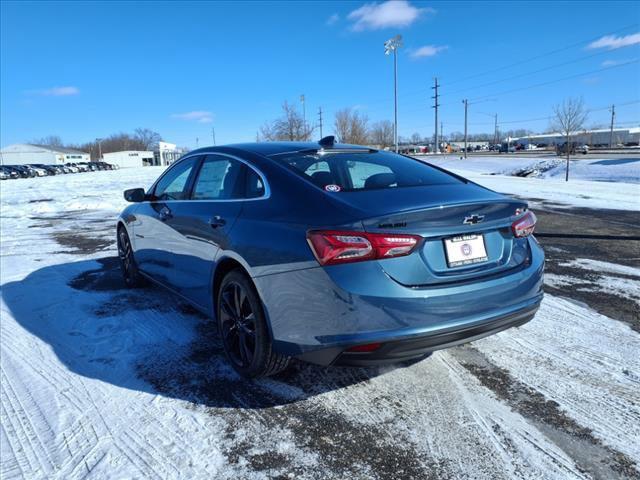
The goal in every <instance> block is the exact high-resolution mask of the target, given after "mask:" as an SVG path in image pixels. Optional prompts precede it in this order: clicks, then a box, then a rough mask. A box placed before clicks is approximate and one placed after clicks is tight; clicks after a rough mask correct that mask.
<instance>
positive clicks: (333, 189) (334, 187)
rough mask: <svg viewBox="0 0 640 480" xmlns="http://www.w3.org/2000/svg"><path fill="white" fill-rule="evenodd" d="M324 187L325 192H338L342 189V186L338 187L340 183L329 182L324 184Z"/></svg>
mask: <svg viewBox="0 0 640 480" xmlns="http://www.w3.org/2000/svg"><path fill="white" fill-rule="evenodd" d="M324 189H325V190H326V191H327V192H339V191H340V190H342V188H341V187H340V185H334V184H333V183H331V184H329V185H325V186H324Z"/></svg>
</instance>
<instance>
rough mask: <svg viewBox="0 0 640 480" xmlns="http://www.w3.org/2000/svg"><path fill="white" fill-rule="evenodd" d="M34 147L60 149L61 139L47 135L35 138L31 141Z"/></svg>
mask: <svg viewBox="0 0 640 480" xmlns="http://www.w3.org/2000/svg"><path fill="white" fill-rule="evenodd" d="M30 143H32V144H34V145H46V146H48V147H62V146H63V145H64V144H63V143H62V139H61V138H60V137H59V136H58V135H49V136H47V137H42V138H36V139H33V140H31V142H30Z"/></svg>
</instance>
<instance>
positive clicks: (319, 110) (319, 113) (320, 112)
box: [318, 107, 323, 138]
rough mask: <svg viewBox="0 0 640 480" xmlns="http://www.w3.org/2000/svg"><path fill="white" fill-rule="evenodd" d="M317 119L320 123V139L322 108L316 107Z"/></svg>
mask: <svg viewBox="0 0 640 480" xmlns="http://www.w3.org/2000/svg"><path fill="white" fill-rule="evenodd" d="M318 119H319V121H320V138H323V137H322V107H318Z"/></svg>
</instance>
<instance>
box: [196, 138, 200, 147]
mask: <svg viewBox="0 0 640 480" xmlns="http://www.w3.org/2000/svg"><path fill="white" fill-rule="evenodd" d="M199 141H200V139H199V138H198V137H196V148H198V142H199Z"/></svg>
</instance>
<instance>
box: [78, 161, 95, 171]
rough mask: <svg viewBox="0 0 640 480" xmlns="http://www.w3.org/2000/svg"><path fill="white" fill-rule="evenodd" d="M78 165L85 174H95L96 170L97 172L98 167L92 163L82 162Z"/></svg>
mask: <svg viewBox="0 0 640 480" xmlns="http://www.w3.org/2000/svg"><path fill="white" fill-rule="evenodd" d="M78 165H82V166H83V167H84V168H85V171H87V172H95V171H96V170H98V167H96V166H95V165H94V164H93V162H82V163H79V164H78Z"/></svg>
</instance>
